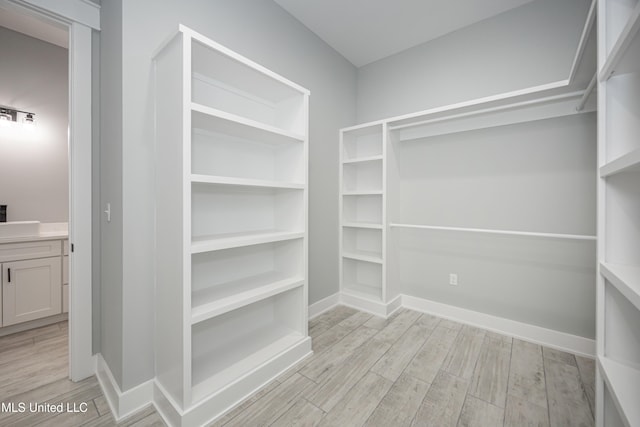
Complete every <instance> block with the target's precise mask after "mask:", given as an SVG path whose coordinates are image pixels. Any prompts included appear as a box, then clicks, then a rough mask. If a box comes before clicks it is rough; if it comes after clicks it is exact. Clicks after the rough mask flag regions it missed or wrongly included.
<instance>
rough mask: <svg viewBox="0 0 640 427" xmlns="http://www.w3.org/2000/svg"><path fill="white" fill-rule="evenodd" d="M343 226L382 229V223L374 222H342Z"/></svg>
mask: <svg viewBox="0 0 640 427" xmlns="http://www.w3.org/2000/svg"><path fill="white" fill-rule="evenodd" d="M342 226H343V227H352V228H371V229H375V230H382V224H374V223H367V222H344V223H342Z"/></svg>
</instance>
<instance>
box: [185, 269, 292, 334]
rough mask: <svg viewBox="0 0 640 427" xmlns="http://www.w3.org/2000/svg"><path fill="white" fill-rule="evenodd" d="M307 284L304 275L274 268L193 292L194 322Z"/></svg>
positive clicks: (192, 315)
mask: <svg viewBox="0 0 640 427" xmlns="http://www.w3.org/2000/svg"><path fill="white" fill-rule="evenodd" d="M303 284H304V278H303V277H297V276H296V277H285V275H284V274H283V273H281V272H277V271H271V272H268V273H263V274H257V275H255V276H251V277H246V278H243V279H240V280H233V281H230V282H227V283H224V284H220V285H215V286H212V287H210V288H208V289H202V290H199V291H196V292H194V293H193V295H192V298H191V304H192V307H193V308H192V310H191V323H192V324H196V323H198V322H202V321H204V320H207V319H210V318H212V317H215V316H219V315H221V314H224V313H227V312H229V311H232V310H235V309H237V308H240V307H244V306H245V305H248V304H251V303H254V302H256V301H260V300H263V299H265V298H269V297H271V296H274V295H277V294H279V293H282V292H285V291H288V290H290V289H294V288H296V287H299V286H301V285H303Z"/></svg>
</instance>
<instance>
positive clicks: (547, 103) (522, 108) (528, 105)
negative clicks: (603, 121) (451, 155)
mask: <svg viewBox="0 0 640 427" xmlns="http://www.w3.org/2000/svg"><path fill="white" fill-rule="evenodd" d="M585 93H586V90H581V91H575V92H569V93H561V94H554V95H550V96H548V97H540V98H539V97H536V98H533V99H530V96H531V94H529V96H528V97H526V100H523V101H516V102H509V103H506V102H504V101H506V100H504V101H503V102H501V103H499V104H498V105H495V106H486V105H482V104H480V105H477V106H476V108H474V109H469V108H468V107H467V108H463V109H462V110H461V111H457V110H456V109H453V110H452V111H448V110H441V109H433V110H427V111H425V112H423V113H422V115H419V116H415V117H411V118H406V119H390V122H389V130H392V131H397V132H398V137H399V140H400V141H413V140H418V139H423V138H430V137H434V136H440V135H449V134H455V133H460V132H466V131H470V130H474V131H475V130H480V129H488V128H494V127H500V126H508V125H514V124H518V123H526V122H531V121H534V120H544V119H550V118H555V117H563V116H569V115H574V114H581V113H583V112H590V111H595V104H594V103H586V104H584V105H583V108H582V109H580V110H577V109H576V107H577V106H578V104H579V103H580V101H581V99H582V96H583V95H584V94H585ZM515 98H516V99H518V98H519V97H517V96H516V97H515Z"/></svg>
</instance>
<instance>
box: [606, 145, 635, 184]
mask: <svg viewBox="0 0 640 427" xmlns="http://www.w3.org/2000/svg"><path fill="white" fill-rule="evenodd" d="M623 172H640V149H637V150H634V151H631V152H630V153H627V154H625V155H623V156H620V157H618V158H617V159H615V160H612V161H610V162H608V163H607V164H605V165H604V166H601V167H600V177H602V178H605V177H608V176H611V175H616V174H619V173H623Z"/></svg>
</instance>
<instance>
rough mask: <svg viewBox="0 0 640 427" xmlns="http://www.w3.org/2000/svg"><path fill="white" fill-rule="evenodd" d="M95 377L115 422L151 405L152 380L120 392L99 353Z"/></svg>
mask: <svg viewBox="0 0 640 427" xmlns="http://www.w3.org/2000/svg"><path fill="white" fill-rule="evenodd" d="M96 377H97V378H98V383H100V388H101V389H102V393H103V394H104V396H105V398H106V399H107V403H108V404H109V408H110V409H111V413H112V414H113V417H114V418H115V420H116V422H118V421H120V420H122V419H124V418H126V417H128V416H129V415H133V414H134V413H136V412H138V411H140V410H142V409H144V408H146V407H147V406H149V405H151V404H153V400H154V399H153V391H154V389H153V380H149V381H146V382H144V383H142V384H139V385H137V386H135V387H133V388H132V389H130V390H127V391H122V390H120V387H119V386H118V383H117V382H116V380H115V378H114V377H113V374H112V373H111V370H110V369H109V366H108V365H107V363H106V362H105V360H104V358H103V357H102V354H100V353H98V355H97V360H96Z"/></svg>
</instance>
